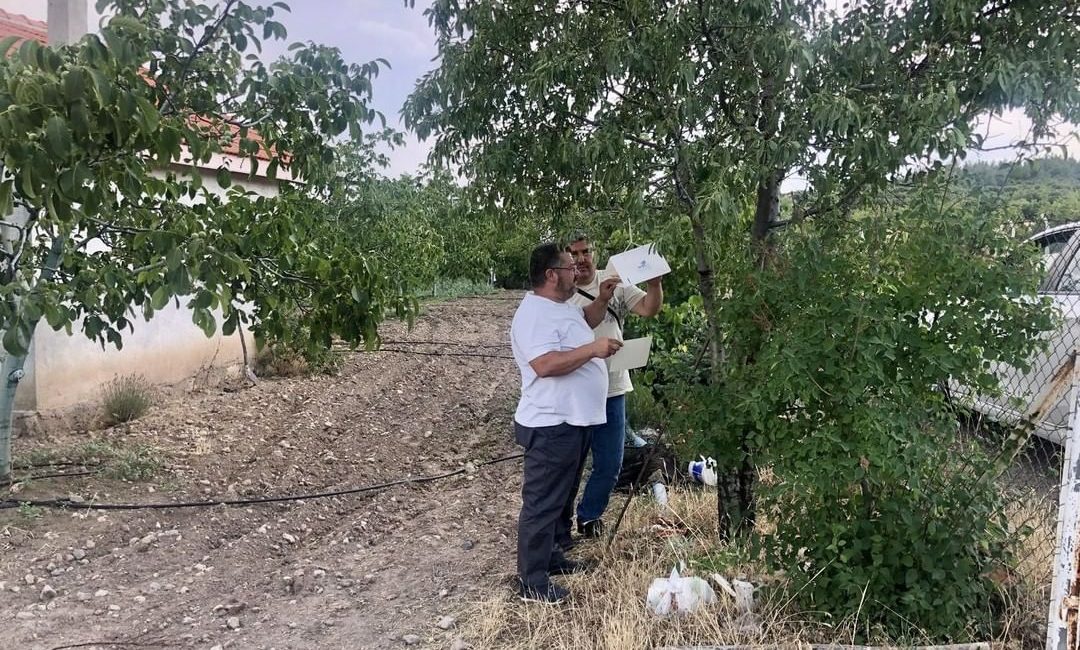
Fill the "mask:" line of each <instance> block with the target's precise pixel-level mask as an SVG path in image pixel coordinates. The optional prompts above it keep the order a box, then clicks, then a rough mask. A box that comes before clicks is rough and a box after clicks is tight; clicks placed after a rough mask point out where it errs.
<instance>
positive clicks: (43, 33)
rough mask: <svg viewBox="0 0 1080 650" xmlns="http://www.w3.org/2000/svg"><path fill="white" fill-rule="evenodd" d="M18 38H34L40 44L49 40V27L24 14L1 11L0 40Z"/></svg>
mask: <svg viewBox="0 0 1080 650" xmlns="http://www.w3.org/2000/svg"><path fill="white" fill-rule="evenodd" d="M7 36H18V37H19V38H20V39H26V38H32V39H34V40H35V41H38V42H40V43H45V42H46V41H48V40H49V27H48V25H46V24H45V23H44V22H43V21H40V20H32V19H30V18H27V17H26V16H23V15H22V14H13V13H9V12H7V11H4V10H3V9H0V38H5V37H7Z"/></svg>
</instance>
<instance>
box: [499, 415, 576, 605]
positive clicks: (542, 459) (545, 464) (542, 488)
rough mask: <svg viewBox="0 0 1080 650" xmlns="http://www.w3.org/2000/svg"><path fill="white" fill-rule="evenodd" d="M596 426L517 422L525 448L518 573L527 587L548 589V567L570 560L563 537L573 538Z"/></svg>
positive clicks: (515, 429)
mask: <svg viewBox="0 0 1080 650" xmlns="http://www.w3.org/2000/svg"><path fill="white" fill-rule="evenodd" d="M591 430H592V427H576V426H573V425H571V424H559V425H556V426H553V427H537V428H531V427H523V426H521V425H520V424H518V423H517V422H515V423H514V435H515V437H516V438H517V442H518V444H519V445H521V446H522V447H524V448H525V463H524V465H525V471H524V477H523V479H522V482H521V515H520V516H519V517H518V577H519V578H520V579H521V582H522V584H523V585H525V586H528V587H536V588H545V587H546V586H547V584H548V569H549V568H550V567H552V566H554V565H557V564H559V563H560V562H562V561H563V560H564V558H563V555H562V551H561V550H559V548H558V546H557V542H564V541H566V540H569V539H570V521H571V518H572V517H573V514H574V497H575V496H576V495H577V491H578V485H579V484H580V483H581V470H582V468H583V467H584V465H585V451H586V450H587V449H588V448H589V437H590V433H591Z"/></svg>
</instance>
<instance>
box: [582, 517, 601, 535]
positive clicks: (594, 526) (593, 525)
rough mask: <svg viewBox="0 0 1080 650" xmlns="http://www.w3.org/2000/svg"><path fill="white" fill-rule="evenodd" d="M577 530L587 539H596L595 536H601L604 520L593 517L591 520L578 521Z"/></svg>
mask: <svg viewBox="0 0 1080 650" xmlns="http://www.w3.org/2000/svg"><path fill="white" fill-rule="evenodd" d="M577 532H578V534H579V535H581V536H582V537H585V538H588V539H596V538H597V537H603V535H604V522H603V521H601V520H599V519H593V520H592V521H579V522H578V525H577Z"/></svg>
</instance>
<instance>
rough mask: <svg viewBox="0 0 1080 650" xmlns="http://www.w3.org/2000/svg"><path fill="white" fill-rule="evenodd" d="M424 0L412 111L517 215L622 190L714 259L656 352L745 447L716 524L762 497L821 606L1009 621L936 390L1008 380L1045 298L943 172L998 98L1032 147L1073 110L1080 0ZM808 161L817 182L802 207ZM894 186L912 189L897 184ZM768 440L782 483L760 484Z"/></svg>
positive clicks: (949, 170) (1001, 545) (1030, 272)
mask: <svg viewBox="0 0 1080 650" xmlns="http://www.w3.org/2000/svg"><path fill="white" fill-rule="evenodd" d="M406 3H407V4H412V2H411V0H406ZM426 13H427V16H428V18H429V21H430V24H431V26H432V27H433V28H434V30H435V32H436V35H437V37H438V43H439V61H440V65H439V67H438V68H437V69H435V70H434V71H432V72H431V73H429V74H428V75H426V76H425V77H424V78H422V79H421V80H420V81H419V82H418V84H417V87H416V90H415V92H414V93H413V94H412V96H411V97H410V98H409V100H408V102H407V103H406V106H405V109H404V113H405V116H406V119H407V121H408V123H409V124H410V125H412V126H413V127H414V128H415V129H416V130H417V132H418V133H419V134H420V135H421V136H425V137H426V136H431V137H434V139H435V144H434V149H433V155H434V156H435V157H436V158H437V159H440V160H443V161H445V162H447V163H449V164H451V165H452V166H455V167H456V168H457V169H459V170H461V171H462V173H463V174H464V175H465V176H466V177H467V178H468V180H469V181H470V185H471V188H472V190H473V191H474V192H475V193H476V194H477V195H478V196H480V197H482V198H483V199H484V200H486V201H488V202H489V204H490V205H491V206H493V207H494V208H496V209H502V210H506V211H507V212H515V213H517V214H530V213H532V214H537V215H541V216H543V217H545V218H555V219H557V218H559V217H560V216H562V215H575V214H579V213H580V211H593V212H603V213H614V214H617V215H619V217H621V218H622V219H623V220H629V221H630V222H631V223H633V224H635V230H638V232H641V231H647V232H648V233H649V234H650V236H655V237H656V238H657V241H658V242H659V244H660V246H661V248H662V249H663V250H664V252H665V254H667V255H669V257H670V258H672V260H673V262H674V263H673V267H676V269H681V268H683V267H684V265H685V264H686V263H687V261H689V263H691V264H692V266H693V269H694V274H695V275H696V290H697V293H698V295H697V296H694V297H693V298H692V299H691V300H687V301H686V302H685V303H684V304H683V305H677V306H676V305H672V306H673V307H676V309H677V310H678V319H673V320H681V321H683V322H688V323H694V324H696V323H697V322H698V320H697V317H698V315H700V316H701V317H702V318H703V321H704V325H703V329H704V337H703V338H704V339H705V340H706V342H707V344H708V345H707V348H706V349H705V351H704V352H705V353H704V355H703V356H702V357H701V358H700V359H695V356H696V355H695V354H694V352H696V351H690V352H689V353H684V354H683V356H682V357H681V358H680V359H681V363H680V364H678V365H681V366H683V367H682V368H675V367H667V368H657V367H655V366H654V368H653V369H651V370H650V372H656V371H660V370H663V371H665V372H667V373H668V375H669V376H671V377H680V376H688V375H689V376H690V378H689V381H688V383H684V384H680V385H677V386H674V387H673V390H671V391H669V394H671V395H673V396H674V398H673V401H672V402H671V403H670V404H669V406H671V407H672V408H671V409H670V411H671V412H672V413H673V414H675V415H676V416H677V417H678V419H679V424H681V425H683V426H681V427H680V429H679V431H688V430H692V429H693V430H696V431H697V432H698V433H700V434H702V435H701V440H699V441H700V442H704V443H705V444H708V445H709V451H711V452H712V453H714V454H715V455H716V457H717V459H718V460H720V461H721V463H722V464H723V466H724V469H725V470H726V472H725V474H727V476H726V477H725V480H722V481H721V484H720V496H721V498H719V499H718V519H719V532H720V534H721V536H723V537H724V538H729V537H730V536H731V535H732V534H733V533H734V532H736V530H740V531H742V532H753V531H754V526H753V525H752V524H753V515H754V510H753V497H754V495H755V493H757V494H763V495H767V496H768V497H769V501H768V507H769V510H768V512H769V513H770V516H771V517H775V520H774V523H777V529H778V530H777V533H776V534H774V535H770V536H764V537H765V539H763V540H762V539H761V537H762V536H758V537H757V539H759V541H763V542H764V545H765V547H766V550H767V551H768V552H767V557H769V559H770V561H771V562H773V563H774V565H779V566H781V567H782V568H785V569H786V570H787V575H788V576H790V577H791V578H792V580H793V581H795V582H796V583H797V586H798V587H799V588H798V589H797V590H795V591H796V593H798V594H799V598H800V600H802V601H803V602H804V603H805V604H807V605H808V608H809V609H810V610H811V611H827V612H832V613H833V614H837V615H847V614H849V613H850V612H852V611H856V610H858V609H862V608H861V607H860V604H861V602H862V601H860V598H861V597H862V598H866V603H868V604H869V603H874V601H875V600H876V601H877V603H874V606H873V609H874V610H875V612H874V614H873V615H872V619H873V622H874V623H875V624H877V623H880V624H882V625H883V626H885V628H886V629H887V630H888V631H889V632H893V633H896V632H899V634H900V635H901V637H902V636H903V634H905V633H914V632H915V630H914V629H912V627H911V625H912V623H911V621H914V625H915V626H916V627H917V626H918V625H919V624H920V623H922V624H924V625H925V628H924V629H925V630H927V631H928V633H930V634H932V635H934V636H943V637H947V638H956V637H957V636H960V635H963V634H965V633H966V632H967V631H969V630H971V629H979V628H978V626H977V625H976V619H977V621H978V625H981V624H982V623H985V622H986V620H987V617H989V618H990V619H993V616H994V612H996V611H999V610H998V609H997V606H998V605H1000V590H998V589H996V588H995V585H993V584H990V583H988V581H987V578H986V576H987V575H990V574H991V573H992V571H991V569H992V568H997V567H995V566H994V562H998V561H1001V562H1007V561H1008V559H1009V558H1008V552H1007V550H1008V545H1009V543H1011V540H1015V539H1016V537H1015V536H1010V535H1008V534H1002V531H1003V530H1005V527H1007V522H1002V518H1001V516H1000V512H1001V509H1000V506H1001V504H1000V503H998V502H996V501H995V495H994V494H993V493H992V492H989V491H987V488H986V485H984V484H980V483H965V480H966V474H964V472H962V471H960V470H959V469H958V470H956V471H955V472H953V471H949V472H945V471H943V468H944V467H945V465H944V464H943V463H944V462H945V461H947V460H955V455H953V454H951V453H950V451H951V448H950V447H949V444H951V443H953V442H955V440H954V432H952V433H950V431H951V429H950V428H949V425H948V422H950V421H954V420H950V419H949V417H950V415H951V414H950V413H949V412H948V410H947V405H946V404H944V401H943V399H942V398H941V394H940V393H938V392H935V391H933V390H931V387H933V386H934V385H936V384H941V383H944V382H947V381H948V380H949V378H950V377H953V378H956V379H958V380H960V381H962V382H963V383H965V384H966V385H969V386H976V387H979V388H991V387H992V386H993V384H994V383H995V378H994V376H993V375H992V374H991V372H990V370H989V369H990V368H991V365H990V363H989V362H992V361H998V362H1007V363H1013V364H1017V365H1021V364H1022V363H1023V361H1024V358H1025V356H1026V355H1027V354H1028V353H1029V352H1030V351H1031V350H1032V348H1033V347H1034V345H1035V341H1036V339H1037V335H1038V333H1039V332H1040V331H1043V330H1045V329H1047V328H1048V327H1050V323H1051V319H1050V315H1049V313H1048V311H1047V310H1046V308H1045V305H1043V304H1040V303H1039V302H1038V301H1031V300H1029V299H1028V297H1027V296H1029V294H1030V293H1031V292H1033V291H1034V288H1035V281H1036V280H1037V274H1038V268H1037V265H1036V264H1035V263H1034V261H1033V260H1032V259H1031V257H1030V256H1029V255H1027V254H1025V253H1024V252H1023V251H1018V250H1016V247H1015V244H1014V243H1012V242H1010V241H1009V239H1008V237H1006V236H1004V234H1003V233H1004V230H1003V228H1002V227H1001V224H1000V223H999V222H998V221H997V220H996V219H995V218H993V215H992V212H993V209H994V206H993V202H992V201H990V202H986V203H975V202H972V201H964V202H957V200H956V197H955V196H952V195H950V194H949V192H950V190H949V184H948V183H947V182H945V181H947V180H948V179H949V177H950V176H955V173H954V170H953V166H954V165H955V164H956V161H958V160H960V159H962V158H963V157H964V156H965V154H966V152H968V151H970V150H972V149H979V148H980V147H981V146H982V144H983V142H982V140H983V134H982V132H981V131H980V130H979V129H978V128H977V125H978V124H980V120H983V119H985V118H986V117H987V116H989V115H992V114H996V113H999V112H1001V111H1004V110H1008V109H1022V111H1023V113H1024V114H1026V116H1027V117H1028V118H1030V120H1031V122H1032V129H1031V133H1030V135H1029V137H1028V138H1027V142H1028V144H1030V145H1033V146H1038V145H1047V144H1050V143H1052V141H1053V137H1054V135H1053V128H1052V125H1053V124H1054V122H1055V121H1057V120H1059V119H1061V118H1064V119H1066V120H1069V121H1072V122H1074V123H1078V122H1080V87H1078V80H1080V5H1077V3H1075V2H1070V1H1067V0H1052V1H1049V2H1023V1H1017V0H853V1H852V2H850V3H847V4H846V5H845V6H844V12H843V13H836V12H835V11H830V10H828V9H826V6H825V3H824V2H822V1H820V0H745V1H740V2H715V1H709V0H434V2H433V3H432V5H431V7H430V9H428V10H427V12H426ZM795 176H797V177H799V178H801V179H803V180H804V181H805V183H806V187H805V189H804V190H803V191H801V192H800V193H799V194H798V196H797V197H796V198H795V200H794V201H791V202H790V203H789V204H788V205H790V206H791V207H790V212H789V213H788V214H781V205H782V202H781V196H780V188H781V184H782V183H783V182H784V180H785V179H788V178H791V177H795ZM901 180H902V181H905V182H912V183H914V184H915V185H916V186H917V187H916V188H915V189H916V190H917V191H913V192H912V193H911V195H910V197H909V199H908V200H906V201H904V202H900V203H895V204H894V200H893V197H891V196H890V187H891V186H892V184H894V183H896V182H897V181H901ZM781 226H786V229H785V230H783V231H782V232H783V233H784V235H783V236H782V237H780V236H777V235H776V233H777V232H778V231H780V227H781ZM634 243H639V244H640V243H645V242H644V241H637V242H634ZM930 315H935V317H934V318H929V316H930ZM661 321H663V322H669V321H668V320H666V319H664V318H662V319H661ZM928 321H929V322H932V323H933V326H928V324H927V323H928ZM658 322H660V321H658ZM651 326H652V325H647V327H651ZM990 342H993V345H991V344H990ZM684 347H685V346H684ZM699 360H701V361H702V364H703V367H704V368H706V369H707V370H706V371H705V372H701V373H698V372H697V367H698V361H699ZM656 365H657V366H658V365H659V364H656ZM680 373H681V374H680ZM695 382H696V383H695ZM972 454H973V455H972V461H971V462H972V464H973V465H978V464H979V463H978V462H977V461H976V460H975V458H976V456H977V452H972ZM759 463H761V465H762V466H767V467H768V469H769V470H770V471H769V472H767V474H768V475H769V481H768V482H766V481H762V482H761V484H758V485H755V484H754V480H755V477H756V476H757V471H756V470H757V467H758V464H759ZM804 549H809V551H808V552H807V553H806V554H805V555H802V553H803V550H804ZM942 582H947V583H948V584H949V585H956V588H955V589H951V588H950V590H949V591H948V592H947V593H946V592H945V591H943V590H941V589H940V588H939V586H938V585H940V584H941V583H942ZM804 587H805V588H804ZM995 594H998V595H995ZM867 616H868V618H871V616H870V615H867ZM968 623H972V626H971V627H970V628H969V627H968Z"/></svg>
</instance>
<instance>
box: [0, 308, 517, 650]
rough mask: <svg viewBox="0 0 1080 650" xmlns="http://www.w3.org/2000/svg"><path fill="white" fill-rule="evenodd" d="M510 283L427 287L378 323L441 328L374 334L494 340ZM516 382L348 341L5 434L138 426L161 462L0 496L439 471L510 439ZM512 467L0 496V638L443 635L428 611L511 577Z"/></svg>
mask: <svg viewBox="0 0 1080 650" xmlns="http://www.w3.org/2000/svg"><path fill="white" fill-rule="evenodd" d="M517 298H518V296H516V295H514V294H505V293H504V294H496V295H492V296H486V297H476V298H467V299H459V300H455V301H452V302H449V303H443V304H432V305H428V306H425V309H424V314H423V315H422V316H421V318H420V319H419V320H418V321H417V324H416V326H415V328H414V329H413V330H412V331H411V332H409V331H406V329H405V328H404V326H403V325H402V324H400V323H396V322H394V323H387V324H386V325H385V327H384V328H383V336H384V338H385V339H387V340H388V341H406V340H407V341H412V342H417V341H440V342H444V343H443V344H438V345H416V344H415V343H414V344H408V343H398V344H394V343H386V344H385V346H384V347H385V348H388V349H398V350H403V349H408V350H412V351H417V352H429V353H439V354H442V353H447V352H456V353H476V354H487V355H494V356H503V355H506V356H508V355H509V349H508V346H504V345H502V344H503V342H504V341H506V339H507V332H508V330H509V325H510V319H511V317H512V316H513V311H514V309H515V307H516V305H517ZM447 343H453V344H454V345H450V344H447ZM486 346H491V347H486ZM517 382H518V375H517V369H516V367H515V365H514V363H513V361H512V360H510V359H506V358H489V357H480V356H429V355H422V354H405V353H399V352H377V353H363V352H357V353H354V354H351V355H350V356H349V357H348V360H347V362H346V363H345V365H344V367H343V369H342V370H341V372H340V374H338V375H337V376H333V377H326V376H317V377H303V378H290V379H264V380H262V381H260V383H259V384H258V385H256V386H253V387H250V388H246V389H244V390H235V391H225V390H220V389H214V390H209V389H204V390H197V391H194V392H184V393H183V394H176V395H172V396H170V397H164V398H162V400H161V401H160V402H159V403H158V404H156V405H155V407H154V408H152V410H151V411H150V413H149V414H147V415H146V416H144V417H143V418H142V419H140V420H138V421H136V422H134V423H133V424H132V425H131V427H130V430H128V431H125V430H124V429H123V428H121V427H117V428H113V429H109V430H103V431H89V432H87V431H82V432H78V431H56V432H52V433H49V434H43V433H38V434H36V435H31V436H27V437H23V438H19V439H17V440H16V442H15V461H16V464H18V463H20V462H25V461H27V460H28V459H31V458H34V457H35V450H37V454H38V455H40V452H41V450H46V449H47V450H54V451H55V450H63V449H68V448H75V447H77V446H79V445H84V444H85V443H86V442H87V441H88V440H91V439H93V440H99V441H108V442H111V443H113V444H116V445H121V446H131V445H136V444H138V443H145V444H148V445H151V446H152V447H153V448H154V449H155V450H156V451H155V454H156V455H157V458H158V459H159V460H160V461H161V462H162V463H163V464H164V468H163V469H161V470H159V471H158V472H156V473H155V474H154V475H153V476H152V477H151V478H150V479H147V480H144V481H133V482H125V481H122V480H116V479H108V478H104V477H101V476H90V477H78V478H60V479H42V480H33V481H31V482H29V483H27V484H24V485H23V486H22V487H21V490H20V491H19V492H18V494H17V495H15V496H14V497H12V496H11V495H10V494H5V495H4V497H5V498H18V499H45V498H53V497H65V496H68V495H74V496H76V497H79V498H82V499H85V500H86V501H97V502H101V503H131V502H137V503H167V502H180V501H190V500H199V499H208V498H215V499H217V498H230V499H235V498H243V497H259V496H277V495H293V494H305V493H312V492H318V491H329V490H336V489H345V488H350V487H357V486H364V485H370V484H376V483H382V482H387V481H392V480H397V479H401V478H406V477H416V476H421V475H431V474H439V473H443V472H447V471H452V470H456V469H461V468H463V467H466V466H467V463H479V462H482V461H486V460H490V459H494V458H499V457H503V456H506V455H509V454H513V453H515V452H517V451H518V449H517V448H516V447H515V445H514V444H513V440H512V435H511V433H510V421H511V415H512V410H513V405H514V399H515V398H516V392H517ZM36 471H37V472H38V473H41V472H42V471H43V470H36ZM25 474H27V470H24V471H22V472H17V473H16V476H20V475H25ZM519 475H520V463H519V462H518V461H510V462H503V463H499V464H495V465H490V466H486V467H480V468H478V469H476V470H475V471H473V467H472V465H471V464H470V465H468V472H467V473H465V474H462V475H458V476H454V477H451V478H449V479H445V480H440V481H435V482H431V483H426V484H422V485H405V486H397V487H393V488H390V489H386V490H383V491H378V492H370V493H365V494H356V495H351V496H340V497H332V498H321V499H309V500H306V501H288V502H283V503H274V504H264V505H250V506H237V507H225V506H217V507H210V508H207V507H201V508H187V509H177V508H169V509H153V510H130V511H98V510H88V509H85V508H84V509H70V510H48V509H43V510H41V511H34V510H30V509H25V508H24V509H21V510H19V509H6V510H0V594H2V597H0V617H2V620H3V621H4V626H3V628H4V629H3V633H2V634H3V637H4V640H3V641H2V642H0V646H2V647H6V648H43V649H47V650H52V649H56V648H74V647H87V648H88V647H93V646H97V647H100V648H114V647H115V648H129V647H141V648H157V647H161V648H169V647H194V648H214V647H215V646H216V647H220V648H223V649H224V648H279V649H281V648H320V649H328V648H392V647H403V646H405V645H414V646H417V647H433V648H449V647H451V646H452V644H454V642H455V640H456V636H455V635H456V630H455V626H454V620H452V619H450V618H446V617H460V616H461V614H460V611H461V609H462V608H463V606H464V605H465V604H467V603H469V602H475V601H478V600H480V599H481V598H482V597H484V596H485V595H489V594H491V593H492V591H493V590H498V589H506V590H507V592H508V593H509V585H510V584H511V577H512V575H513V557H514V549H513V544H514V537H515V525H516V518H517V510H518V508H519V505H520V500H519V495H518V491H519V486H520V483H519ZM5 491H6V488H5ZM440 624H441V627H440ZM442 627H448V628H449V629H445V630H444V629H442Z"/></svg>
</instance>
